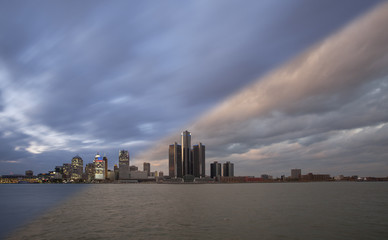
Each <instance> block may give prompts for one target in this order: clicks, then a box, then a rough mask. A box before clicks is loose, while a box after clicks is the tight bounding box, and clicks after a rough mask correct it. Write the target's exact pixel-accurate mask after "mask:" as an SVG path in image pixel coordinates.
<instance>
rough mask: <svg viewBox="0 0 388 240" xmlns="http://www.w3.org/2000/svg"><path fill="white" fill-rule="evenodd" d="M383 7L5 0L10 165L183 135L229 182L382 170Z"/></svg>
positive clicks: (4, 130)
mask: <svg viewBox="0 0 388 240" xmlns="http://www.w3.org/2000/svg"><path fill="white" fill-rule="evenodd" d="M387 23H388V4H387V3H386V2H382V1H375V0H371V1H363V0H341V1H338V0H337V1H335V0H327V1H307V0H295V1H269V0H264V1H249V0H247V1H243V2H241V1H224V0H222V1H221V0H215V1H201V0H200V1H178V0H175V1H114V2H111V1H87V0H85V1H81V2H79V1H28V2H26V1H19V0H16V1H0V153H1V154H0V174H3V175H4V174H11V173H15V174H23V173H24V171H25V170H27V169H31V170H33V171H34V173H40V172H47V171H49V170H53V169H54V167H55V166H57V165H62V164H63V163H70V162H71V159H72V158H73V157H74V156H75V155H77V154H78V155H79V156H81V157H82V158H83V160H84V164H86V163H89V162H92V161H93V159H94V155H95V154H96V153H100V154H102V155H106V156H107V157H108V160H109V168H113V165H114V164H117V163H118V152H119V150H121V149H126V150H129V152H130V155H131V165H132V164H133V165H137V166H139V169H140V170H141V169H142V163H143V162H150V163H151V170H152V171H154V170H158V171H163V172H165V173H167V172H168V171H167V164H168V160H167V158H168V145H169V144H172V143H174V142H178V143H179V142H180V133H181V132H182V131H184V130H188V131H190V132H191V133H192V142H193V143H198V142H202V143H203V144H204V145H206V162H207V166H206V168H207V169H206V172H207V174H209V164H210V162H213V161H219V162H225V161H231V162H233V163H234V164H235V165H234V166H235V175H240V176H243V175H250V176H260V175H261V174H270V175H273V176H280V175H283V174H284V175H290V169H291V168H301V169H302V174H305V173H308V172H313V173H328V174H331V175H333V176H334V175H338V174H344V175H360V176H388V150H387V149H388V148H387V147H388V109H387V108H388V94H387V93H388V68H387V66H388V32H387V31H386V25H387Z"/></svg>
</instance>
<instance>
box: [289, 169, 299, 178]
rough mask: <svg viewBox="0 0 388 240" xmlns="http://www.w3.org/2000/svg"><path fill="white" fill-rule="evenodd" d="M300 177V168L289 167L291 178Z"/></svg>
mask: <svg viewBox="0 0 388 240" xmlns="http://www.w3.org/2000/svg"><path fill="white" fill-rule="evenodd" d="M301 177H302V170H301V169H291V178H292V179H300V178H301Z"/></svg>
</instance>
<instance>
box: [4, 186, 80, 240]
mask: <svg viewBox="0 0 388 240" xmlns="http://www.w3.org/2000/svg"><path fill="white" fill-rule="evenodd" d="M84 187H85V185H81V184H71V185H70V184H0V239H3V238H4V237H5V235H6V234H7V233H9V232H10V231H11V230H13V229H15V228H16V227H19V226H22V225H23V224H24V223H26V222H28V221H29V220H32V219H34V218H35V217H37V216H39V214H41V213H42V212H44V211H47V210H48V209H50V208H51V207H53V206H55V205H57V204H60V203H61V202H62V201H64V200H66V199H67V198H68V197H70V196H71V195H72V194H74V193H76V192H78V191H79V190H81V189H83V188H84Z"/></svg>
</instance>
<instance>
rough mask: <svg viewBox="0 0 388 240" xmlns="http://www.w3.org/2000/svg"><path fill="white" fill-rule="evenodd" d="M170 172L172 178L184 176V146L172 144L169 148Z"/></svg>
mask: <svg viewBox="0 0 388 240" xmlns="http://www.w3.org/2000/svg"><path fill="white" fill-rule="evenodd" d="M168 159H169V161H168V166H169V168H168V173H169V176H170V177H171V178H177V177H179V178H181V177H183V170H182V146H181V145H179V144H177V143H176V142H175V143H174V144H171V145H170V146H169V148H168Z"/></svg>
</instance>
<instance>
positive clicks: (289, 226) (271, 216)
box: [0, 182, 388, 239]
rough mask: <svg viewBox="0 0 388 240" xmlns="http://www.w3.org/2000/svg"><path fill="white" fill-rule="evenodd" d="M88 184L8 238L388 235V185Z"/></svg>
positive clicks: (272, 237)
mask: <svg viewBox="0 0 388 240" xmlns="http://www.w3.org/2000/svg"><path fill="white" fill-rule="evenodd" d="M41 186H42V188H45V187H47V188H50V185H41ZM58 186H65V185H58ZM72 186H74V187H75V188H77V185H70V187H72ZM85 186H86V187H85V188H84V190H83V191H81V192H79V193H77V194H75V195H73V196H72V197H71V198H69V199H67V200H66V201H65V202H63V203H61V204H60V205H58V206H57V207H55V208H52V209H51V210H49V211H47V212H45V214H43V215H41V216H39V217H38V218H36V219H35V220H34V221H30V222H29V223H28V224H26V225H24V226H23V227H21V228H19V229H18V230H17V231H15V232H13V233H12V235H11V236H9V239H388V183H351V182H346V183H274V184H198V185H194V184H187V185H181V184H178V185H172V184H171V185H167V184H165V185H160V184H159V185H158V184H101V185H85ZM14 187H15V188H17V187H18V186H14ZM26 187H29V186H26ZM31 187H34V186H31ZM66 187H67V186H66ZM11 188H12V187H11ZM0 189H1V188H0ZM8 190H10V191H20V189H12V190H11V189H8ZM42 190H43V189H42ZM23 191H24V190H23ZM45 191H47V192H48V193H47V194H48V195H50V191H51V190H45ZM35 201H39V197H37V198H36V199H35ZM17 205H18V206H20V204H17ZM2 211H3V208H2ZM1 213H2V212H1Z"/></svg>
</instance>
